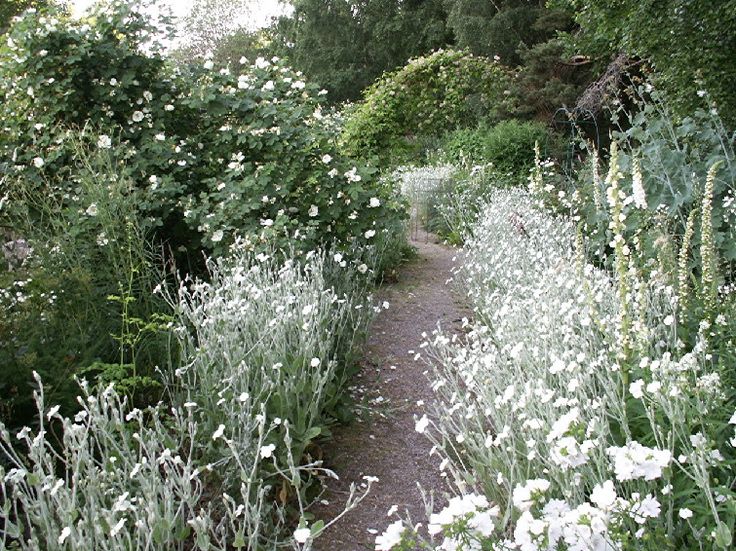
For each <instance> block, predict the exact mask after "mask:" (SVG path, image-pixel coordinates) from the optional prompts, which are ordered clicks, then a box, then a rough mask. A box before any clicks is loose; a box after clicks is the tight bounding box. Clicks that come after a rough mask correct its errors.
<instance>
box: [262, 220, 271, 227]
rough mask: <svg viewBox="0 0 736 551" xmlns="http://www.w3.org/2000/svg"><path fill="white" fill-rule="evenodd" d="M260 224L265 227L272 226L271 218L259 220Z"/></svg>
mask: <svg viewBox="0 0 736 551" xmlns="http://www.w3.org/2000/svg"><path fill="white" fill-rule="evenodd" d="M261 226H265V227H267V228H269V227H271V226H273V220H271V219H270V218H266V219H265V220H261Z"/></svg>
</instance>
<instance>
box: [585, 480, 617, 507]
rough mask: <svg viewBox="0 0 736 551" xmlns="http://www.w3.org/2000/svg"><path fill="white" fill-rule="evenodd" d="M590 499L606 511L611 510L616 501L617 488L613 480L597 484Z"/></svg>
mask: <svg viewBox="0 0 736 551" xmlns="http://www.w3.org/2000/svg"><path fill="white" fill-rule="evenodd" d="M590 501H592V502H593V503H595V504H596V505H597V506H598V507H600V508H601V509H603V510H604V511H607V510H609V509H610V508H611V507H612V506H613V504H614V503H615V502H616V488H615V487H614V486H613V482H611V481H610V480H606V481H605V482H604V483H603V484H602V485H601V484H596V486H595V487H594V488H593V492H592V493H591V494H590Z"/></svg>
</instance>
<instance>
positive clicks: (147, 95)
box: [143, 90, 153, 101]
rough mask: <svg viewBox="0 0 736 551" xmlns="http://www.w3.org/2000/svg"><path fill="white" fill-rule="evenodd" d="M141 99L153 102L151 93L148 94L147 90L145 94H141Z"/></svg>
mask: <svg viewBox="0 0 736 551" xmlns="http://www.w3.org/2000/svg"><path fill="white" fill-rule="evenodd" d="M143 98H144V99H145V100H146V101H151V100H153V94H152V93H151V92H149V91H148V90H146V91H145V92H143Z"/></svg>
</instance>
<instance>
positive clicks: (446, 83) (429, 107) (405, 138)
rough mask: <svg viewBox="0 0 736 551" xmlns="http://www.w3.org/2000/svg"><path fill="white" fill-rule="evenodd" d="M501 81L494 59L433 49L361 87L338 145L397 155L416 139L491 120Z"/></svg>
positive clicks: (504, 78)
mask: <svg viewBox="0 0 736 551" xmlns="http://www.w3.org/2000/svg"><path fill="white" fill-rule="evenodd" d="M507 82H508V79H507V74H506V72H505V70H504V69H503V68H502V67H501V66H500V65H499V64H498V63H496V62H494V61H492V60H489V59H486V58H483V57H476V56H473V55H472V54H469V53H467V52H458V51H452V50H439V51H436V52H434V53H432V54H430V55H427V56H424V57H419V58H415V59H412V60H410V61H409V63H408V64H407V65H406V66H405V67H403V68H401V69H399V70H397V71H394V72H392V73H387V74H385V75H384V76H383V77H382V78H381V79H379V80H378V81H377V82H376V83H374V84H373V85H372V86H371V87H370V88H368V89H367V90H366V91H365V93H364V98H365V99H364V100H363V101H362V102H361V103H360V104H358V105H357V106H356V107H355V108H354V110H353V111H352V113H351V114H350V115H349V118H348V120H347V122H346V125H345V130H344V132H343V135H342V140H343V147H344V149H345V151H346V152H348V153H349V154H351V155H353V156H359V157H361V156H362V157H365V156H372V155H376V156H379V157H380V158H381V160H382V161H383V162H391V161H392V160H397V159H400V158H401V157H402V156H406V155H407V154H409V153H410V152H412V150H413V149H416V144H417V143H418V140H421V138H426V137H429V136H441V135H442V134H443V133H444V132H446V131H448V130H451V129H454V128H457V127H460V126H463V125H465V126H467V125H471V124H474V123H475V122H476V121H477V120H478V119H479V118H481V117H491V118H492V117H493V116H494V113H496V112H497V111H498V110H500V109H501V108H502V104H503V98H504V94H503V92H504V90H505V89H506V86H507Z"/></svg>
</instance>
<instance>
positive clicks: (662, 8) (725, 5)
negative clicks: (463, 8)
mask: <svg viewBox="0 0 736 551" xmlns="http://www.w3.org/2000/svg"><path fill="white" fill-rule="evenodd" d="M551 4H553V5H554V6H556V7H559V8H563V9H566V10H568V13H570V14H571V15H572V16H573V17H574V18H575V20H576V21H577V23H578V24H579V27H580V30H579V31H578V32H576V33H575V34H574V35H572V36H571V43H572V44H573V46H574V47H575V48H576V49H577V50H578V51H579V52H582V53H584V54H587V55H590V56H594V57H597V58H598V59H599V60H601V62H602V63H607V62H608V61H609V60H610V59H611V58H612V57H613V56H614V55H615V54H617V53H618V52H625V53H626V54H628V55H630V56H639V57H641V58H646V59H648V60H650V61H651V62H652V63H653V65H654V67H655V70H656V72H657V74H658V82H659V83H660V84H661V86H662V88H664V90H665V91H666V92H667V93H668V95H669V97H670V100H671V101H673V102H674V104H675V106H676V107H677V109H678V110H679V112H680V113H682V114H686V113H690V112H692V111H693V110H694V109H695V108H696V107H697V106H699V105H702V99H700V98H699V97H698V94H697V92H698V91H699V90H707V91H708V93H709V94H710V96H711V97H712V99H713V100H715V102H716V104H717V105H718V108H719V111H720V113H721V115H722V116H723V118H724V120H726V122H727V124H728V125H729V126H730V127H731V128H734V127H736V96H734V93H733V91H734V89H736V55H735V54H736V32H734V29H736V0H669V1H668V2H663V1H661V0H618V1H617V2H610V1H608V0H553V2H551Z"/></svg>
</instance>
